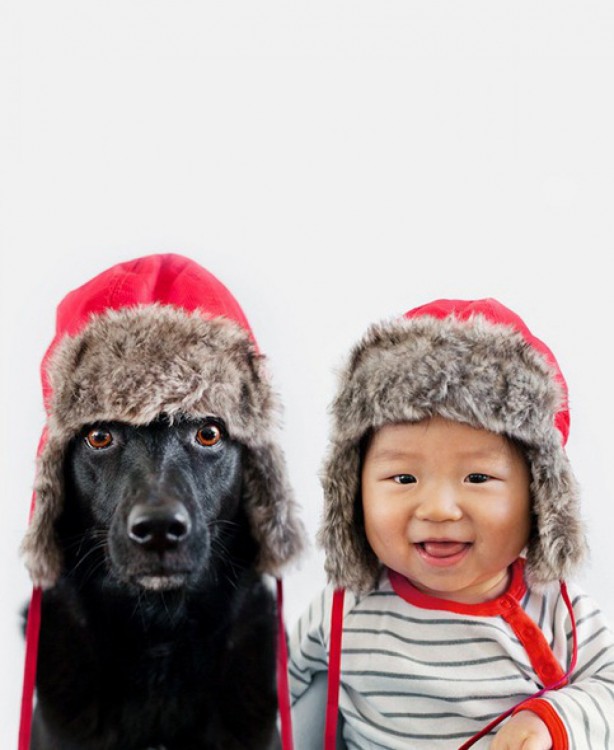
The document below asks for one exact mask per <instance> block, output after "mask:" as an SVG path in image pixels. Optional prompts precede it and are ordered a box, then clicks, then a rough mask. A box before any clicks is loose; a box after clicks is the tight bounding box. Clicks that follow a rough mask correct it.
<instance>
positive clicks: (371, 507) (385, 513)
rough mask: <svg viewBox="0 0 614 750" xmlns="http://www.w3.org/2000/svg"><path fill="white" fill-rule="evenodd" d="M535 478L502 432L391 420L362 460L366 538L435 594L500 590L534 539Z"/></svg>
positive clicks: (491, 594) (482, 596)
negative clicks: (532, 500)
mask: <svg viewBox="0 0 614 750" xmlns="http://www.w3.org/2000/svg"><path fill="white" fill-rule="evenodd" d="M529 484H530V472H529V468H528V466H527V464H526V462H525V460H524V458H523V456H522V455H521V453H520V451H519V450H518V448H516V447H515V446H514V445H513V444H512V443H511V442H509V441H508V440H506V439H505V438H504V437H502V436H501V435H496V434H495V433H492V432H489V431H487V430H482V429H475V428H473V427H469V426H468V425H464V424H461V423H459V422H451V421H448V420H445V419H443V418H441V417H433V418H432V419H428V420H425V421H423V422H418V423H415V424H409V423H402V424H391V425H386V426H384V427H382V428H381V429H379V430H378V431H377V432H376V433H375V435H374V436H373V438H372V440H371V443H370V445H369V447H368V450H367V452H366V455H365V459H364V462H363V469H362V504H363V511H364V518H365V530H366V533H367V539H368V541H369V544H370V545H371V548H372V550H373V551H374V553H375V554H376V555H377V557H378V558H379V559H380V560H381V562H382V563H384V564H385V565H387V566H388V567H389V568H391V569H392V570H395V571H397V572H398V573H400V574H401V575H404V576H405V577H406V578H408V579H409V580H410V581H411V582H412V583H413V584H414V585H415V586H416V587H417V588H419V589H421V590H422V591H424V592H426V593H428V594H431V595H432V596H437V597H439V598H443V599H449V600H452V601H456V602H464V603H476V602H484V601H487V600H489V599H493V598H495V597H497V596H499V595H500V594H501V593H503V591H504V590H505V588H506V587H507V583H508V575H509V574H508V568H509V566H510V565H511V563H512V562H513V561H514V560H515V559H516V558H517V557H518V555H519V554H520V552H521V551H522V549H523V548H524V547H525V546H526V544H527V541H528V539H529V531H530V525H531V522H530V495H529Z"/></svg>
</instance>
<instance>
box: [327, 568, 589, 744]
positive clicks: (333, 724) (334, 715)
mask: <svg viewBox="0 0 614 750" xmlns="http://www.w3.org/2000/svg"><path fill="white" fill-rule="evenodd" d="M559 584H560V587H561V596H562V597H563V600H564V602H565V606H566V607H567V612H568V613H569V619H570V622H571V632H572V656H571V663H570V665H569V669H568V670H567V672H565V674H564V675H563V676H562V677H561V678H559V679H558V680H556V682H554V683H552V684H551V685H546V686H545V687H543V688H542V689H541V690H538V691H537V692H536V693H534V694H533V695H530V696H529V697H528V698H524V700H522V701H520V702H519V703H517V704H516V705H515V706H512V708H510V709H508V710H507V711H505V712H504V713H502V714H501V715H500V716H497V718H496V719H493V721H491V722H490V724H487V725H486V726H485V727H484V728H483V729H481V730H480V731H479V732H478V733H477V734H475V735H474V736H473V737H471V739H470V740H468V741H467V742H465V743H464V744H463V745H461V746H460V747H459V748H458V750H467V748H470V747H472V746H473V745H475V743H476V742H477V741H478V740H480V739H481V738H482V737H484V736H485V735H487V734H488V733H489V732H490V731H491V730H492V729H494V727H496V726H497V725H499V724H500V723H501V722H502V721H504V720H505V719H507V717H508V716H511V715H512V714H513V713H515V712H516V711H518V710H519V709H521V708H522V706H524V705H525V703H528V702H529V701H533V700H535V699H536V698H540V697H541V696H542V695H544V693H547V692H549V691H551V690H558V689H559V688H560V687H563V685H565V684H566V683H567V681H568V680H569V678H570V677H571V675H572V673H573V671H574V669H575V668H576V663H577V661H578V633H577V630H576V618H575V615H574V611H573V607H572V604H571V600H570V599H569V594H568V593H567V586H566V584H565V581H560V582H559ZM343 596H344V590H343V589H337V590H336V591H335V593H334V594H333V609H332V615H331V635H330V654H329V657H328V698H327V702H326V726H325V729H324V750H335V748H336V747H337V719H338V716H339V683H340V673H341V641H342V636H343Z"/></svg>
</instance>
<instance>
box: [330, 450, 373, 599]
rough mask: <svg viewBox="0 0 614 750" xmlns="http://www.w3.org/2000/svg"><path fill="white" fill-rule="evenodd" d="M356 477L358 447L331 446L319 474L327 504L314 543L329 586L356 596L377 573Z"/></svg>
mask: <svg viewBox="0 0 614 750" xmlns="http://www.w3.org/2000/svg"><path fill="white" fill-rule="evenodd" d="M359 477H360V448H359V446H358V444H357V443H351V442H348V443H341V444H339V443H337V444H335V445H334V446H333V448H332V451H331V453H330V455H329V457H328V459H327V460H326V462H325V465H324V467H323V472H322V486H323V489H324V495H325V497H326V499H327V502H326V505H325V516H324V519H323V523H322V527H321V529H320V532H319V535H318V542H319V544H320V545H321V546H322V547H323V548H324V550H325V552H326V560H325V569H326V573H327V575H328V578H329V580H330V581H331V583H332V584H333V585H334V586H335V587H337V588H348V589H350V590H351V591H353V592H354V593H356V594H361V593H366V592H367V591H369V590H371V589H373V588H374V586H375V585H376V583H377V579H378V576H379V570H380V563H379V561H378V559H377V557H376V556H375V554H374V553H373V551H372V550H371V547H370V545H369V542H368V541H367V536H366V533H365V524H364V519H363V514H362V504H361V500H360V479H359Z"/></svg>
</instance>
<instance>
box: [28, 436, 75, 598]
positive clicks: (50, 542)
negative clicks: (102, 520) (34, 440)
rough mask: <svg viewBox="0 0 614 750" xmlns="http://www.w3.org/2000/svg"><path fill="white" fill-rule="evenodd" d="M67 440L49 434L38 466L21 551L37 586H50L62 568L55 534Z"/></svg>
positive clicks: (61, 493)
mask: <svg viewBox="0 0 614 750" xmlns="http://www.w3.org/2000/svg"><path fill="white" fill-rule="evenodd" d="M64 449H65V443H64V441H62V440H58V439H57V438H55V437H48V439H47V442H46V444H45V446H44V447H43V449H42V451H41V453H40V455H39V458H38V461H37V470H36V483H35V487H34V492H35V494H36V503H35V506H34V513H33V515H32V520H31V521H30V525H29V526H28V529H27V531H26V534H25V537H24V539H23V542H22V543H21V554H22V555H23V557H24V561H25V564H26V567H27V569H28V571H29V573H30V576H31V578H32V582H33V583H34V585H35V586H40V587H42V588H50V587H51V586H53V585H54V584H55V583H56V582H57V580H58V578H59V577H60V573H61V572H62V564H63V558H62V551H61V550H60V547H59V545H58V543H57V539H56V535H55V522H56V521H57V519H58V517H59V516H60V513H61V512H62V502H63V500H62V496H63V491H64V488H63V482H64V480H63V476H62V466H63V463H64Z"/></svg>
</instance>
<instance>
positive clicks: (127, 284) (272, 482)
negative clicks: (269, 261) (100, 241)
mask: <svg viewBox="0 0 614 750" xmlns="http://www.w3.org/2000/svg"><path fill="white" fill-rule="evenodd" d="M41 374H42V384H43V396H44V402H45V409H46V414H47V420H46V425H45V428H44V431H43V435H42V438H41V441H40V444H39V452H38V463H37V473H36V481H35V488H34V495H33V501H32V510H31V520H30V525H29V527H28V530H27V532H26V535H25V538H24V541H23V544H22V552H23V555H24V558H25V562H26V566H27V568H28V570H29V572H30V575H31V577H32V581H33V583H34V586H35V590H34V595H33V600H32V604H31V607H30V615H29V622H28V629H27V633H26V676H25V681H24V701H23V705H22V722H21V729H20V748H23V750H26V748H27V747H28V746H29V724H30V720H31V705H32V691H33V685H34V678H35V670H36V650H37V642H38V622H37V618H38V619H40V589H41V588H46V587H50V586H53V585H54V584H55V583H56V581H57V580H58V577H59V576H60V573H61V571H62V563H63V561H62V552H61V550H60V548H59V546H58V544H57V542H56V538H55V532H54V525H55V521H56V520H57V519H58V517H59V515H60V513H61V510H62V507H63V502H64V498H63V486H62V485H63V480H62V465H63V458H64V453H65V450H66V448H67V446H68V443H69V441H70V439H71V438H72V437H73V436H74V435H75V434H76V433H77V432H78V431H79V430H80V429H81V428H82V427H83V426H84V425H86V424H89V423H93V422H97V421H121V422H126V423H129V424H132V425H145V424H148V423H149V422H151V421H152V420H154V419H156V418H157V417H159V416H160V415H166V416H168V417H170V418H172V417H174V416H178V415H183V416H188V417H192V418H202V417H206V416H209V415H211V414H215V415H216V416H219V417H220V418H221V419H223V420H224V422H225V423H226V427H227V429H228V433H229V435H230V436H231V437H232V438H233V439H234V440H237V441H238V442H240V443H242V444H243V445H244V447H245V460H244V480H243V481H244V487H245V494H246V501H247V504H246V511H247V515H248V518H249V521H250V525H251V530H252V534H253V536H254V539H255V540H256V542H257V543H258V546H259V556H258V561H257V564H258V569H259V571H260V572H262V573H267V574H270V575H273V576H278V575H279V574H280V572H281V570H282V569H283V567H284V566H285V565H286V564H287V563H289V562H290V561H291V560H293V559H294V558H295V557H296V556H297V555H298V554H299V552H300V551H301V549H302V546H303V539H304V538H305V534H304V532H303V528H302V525H301V523H300V521H299V519H298V516H297V507H296V504H295V501H294V498H293V494H292V491H291V489H290V485H289V482H288V480H287V472H286V465H285V461H284V457H283V454H282V452H281V450H280V448H279V446H278V444H277V440H276V434H275V433H276V428H277V420H278V416H279V413H280V406H279V402H278V399H277V397H276V395H275V393H274V392H273V389H272V386H271V382H270V378H269V376H268V373H267V371H266V367H265V359H264V357H263V356H262V355H261V354H260V353H259V351H258V347H257V344H256V341H255V339H254V336H253V333H252V331H251V329H250V326H249V323H248V322H247V319H246V318H245V315H244V314H243V311H242V310H241V308H240V306H239V304H238V302H237V300H236V299H235V298H234V297H233V295H232V294H231V293H230V292H229V291H228V289H227V288H226V287H225V286H224V285H223V284H222V283H221V282H220V281H219V280H218V279H216V278H215V276H213V275H212V274H211V273H209V272H208V271H206V270H205V269H204V268H202V267H201V266H199V265H198V264H196V263H195V262H193V261H191V260H189V259H188V258H184V257H182V256H180V255H172V254H166V255H151V256H147V257H143V258H138V259H136V260H131V261H128V262H125V263H120V264H118V265H115V266H113V267H112V268H109V269H108V270H106V271H104V272H103V273H101V274H99V275H98V276H96V277H95V278H93V279H91V280H90V281H88V282H87V283H86V284H84V285H83V286H81V287H79V288H78V289H75V290H74V291H72V292H70V293H69V294H68V295H67V296H66V297H65V298H64V299H63V300H62V302H61V303H60V305H59V307H58V310H57V324H56V334H55V337H54V339H53V341H52V343H51V345H50V347H49V349H48V350H47V352H46V354H45V356H44V358H43V363H42V367H41ZM28 692H29V695H28V694H27V693H28Z"/></svg>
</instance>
